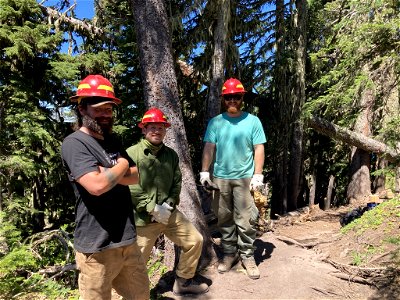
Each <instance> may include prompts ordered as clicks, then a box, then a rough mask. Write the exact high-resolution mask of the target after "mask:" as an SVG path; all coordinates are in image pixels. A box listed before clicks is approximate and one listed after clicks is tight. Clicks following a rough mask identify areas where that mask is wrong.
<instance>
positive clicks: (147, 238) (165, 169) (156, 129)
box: [127, 108, 208, 295]
mask: <svg viewBox="0 0 400 300" xmlns="http://www.w3.org/2000/svg"><path fill="white" fill-rule="evenodd" d="M139 127H140V128H142V132H143V134H144V138H143V139H142V140H141V141H140V142H139V143H137V144H136V145H134V146H132V147H130V148H128V149H127V153H128V155H129V156H130V157H131V158H132V159H133V161H134V162H135V163H136V165H137V168H138V171H139V184H137V185H131V186H130V187H129V188H130V191H131V196H132V201H133V205H134V214H135V223H136V226H137V235H138V236H137V243H138V245H139V247H140V248H141V251H142V253H143V258H144V259H145V261H147V260H148V259H149V257H150V253H151V249H152V248H153V246H154V243H155V241H156V239H157V237H158V236H159V235H160V234H161V233H164V234H165V236H167V237H168V238H169V239H170V240H171V241H172V242H173V243H175V244H176V245H177V246H179V247H180V248H181V254H180V258H179V263H178V266H177V268H176V280H175V283H174V287H173V292H174V294H176V295H187V294H194V295H197V294H203V293H205V292H207V291H208V285H207V284H205V283H199V282H197V281H196V280H194V279H193V277H194V276H195V272H196V268H197V265H198V262H199V258H200V255H201V250H202V245H203V236H202V235H201V234H200V233H199V232H198V230H197V229H196V228H195V227H194V226H193V224H192V223H190V221H189V220H188V219H187V218H186V217H185V216H184V215H183V214H182V213H181V212H180V211H179V210H178V209H177V205H178V204H179V194H180V192H181V183H182V174H181V171H180V169H179V158H178V155H177V153H176V152H175V151H174V150H173V149H171V148H169V147H167V146H166V145H164V143H163V140H164V137H165V135H166V130H167V128H168V127H170V123H168V121H167V118H166V117H165V115H164V114H163V112H162V111H160V110H159V109H157V108H151V109H150V110H148V111H147V112H146V113H145V114H144V116H143V118H142V121H141V122H140V123H139Z"/></svg>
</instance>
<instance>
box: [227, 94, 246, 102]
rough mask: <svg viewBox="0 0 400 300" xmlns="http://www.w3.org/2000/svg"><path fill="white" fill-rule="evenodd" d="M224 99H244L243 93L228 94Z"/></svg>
mask: <svg viewBox="0 0 400 300" xmlns="http://www.w3.org/2000/svg"><path fill="white" fill-rule="evenodd" d="M224 100H225V101H230V100H233V101H240V100H242V95H226V96H224Z"/></svg>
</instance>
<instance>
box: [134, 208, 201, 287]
mask: <svg viewBox="0 0 400 300" xmlns="http://www.w3.org/2000/svg"><path fill="white" fill-rule="evenodd" d="M136 231H137V242H138V245H139V247H140V248H141V251H142V253H143V258H144V259H145V260H146V261H147V260H148V259H149V257H150V253H151V249H152V248H153V246H154V243H155V241H156V240H157V237H158V236H159V235H160V234H161V233H164V235H165V236H166V237H167V238H169V239H170V240H171V241H172V242H173V243H174V244H175V245H177V246H179V247H180V248H181V253H180V257H179V263H178V266H177V268H176V275H177V276H179V277H182V278H186V279H190V278H193V277H194V275H195V273H196V268H197V264H198V262H199V258H200V255H201V250H202V247H203V236H202V235H201V234H200V233H199V232H198V231H197V229H196V228H195V227H194V225H193V224H192V223H191V222H190V221H189V220H188V219H187V218H186V217H185V215H184V214H182V213H181V212H180V211H179V210H178V209H176V210H175V211H173V212H172V214H171V216H170V218H169V220H168V224H167V225H165V224H161V223H156V222H155V223H150V224H147V225H146V226H138V227H136Z"/></svg>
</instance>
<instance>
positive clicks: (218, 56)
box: [205, 0, 231, 124]
mask: <svg viewBox="0 0 400 300" xmlns="http://www.w3.org/2000/svg"><path fill="white" fill-rule="evenodd" d="M218 2H219V3H218V17H217V21H216V26H215V29H214V53H213V56H212V60H211V76H210V77H211V81H210V91H209V94H208V99H207V111H206V120H205V124H208V121H209V120H210V119H211V118H213V117H215V116H216V115H218V114H219V113H220V110H221V101H220V94H221V88H222V84H223V80H224V63H225V53H226V40H227V35H228V34H227V33H228V24H229V19H230V17H231V16H230V11H231V9H230V0H220V1H218Z"/></svg>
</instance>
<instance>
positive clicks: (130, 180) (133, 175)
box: [118, 167, 139, 185]
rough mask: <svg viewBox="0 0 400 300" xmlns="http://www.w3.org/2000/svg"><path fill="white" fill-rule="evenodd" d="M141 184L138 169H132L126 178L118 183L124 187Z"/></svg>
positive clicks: (126, 174)
mask: <svg viewBox="0 0 400 300" xmlns="http://www.w3.org/2000/svg"><path fill="white" fill-rule="evenodd" d="M138 182H139V173H138V170H137V167H130V168H129V169H128V171H127V172H126V173H125V175H124V177H122V178H121V180H120V181H119V182H118V183H119V184H122V185H130V184H137V183H138Z"/></svg>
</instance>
